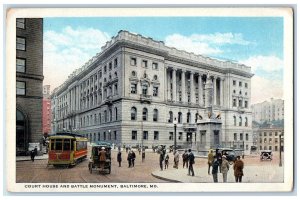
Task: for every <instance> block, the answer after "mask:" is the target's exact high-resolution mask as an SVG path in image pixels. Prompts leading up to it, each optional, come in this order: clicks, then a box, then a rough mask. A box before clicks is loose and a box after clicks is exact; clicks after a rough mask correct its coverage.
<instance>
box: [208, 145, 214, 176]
mask: <svg viewBox="0 0 300 200" xmlns="http://www.w3.org/2000/svg"><path fill="white" fill-rule="evenodd" d="M213 161H214V154H213V150H212V149H210V150H209V151H208V155H207V164H208V174H210V167H211V166H212V163H213Z"/></svg>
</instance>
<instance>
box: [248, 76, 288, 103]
mask: <svg viewBox="0 0 300 200" xmlns="http://www.w3.org/2000/svg"><path fill="white" fill-rule="evenodd" d="M270 98H275V99H276V98H278V99H282V98H283V82H282V80H280V79H279V80H278V79H272V80H270V79H267V78H264V77H261V76H253V77H252V79H251V100H252V104H255V103H261V102H263V101H265V100H269V99H270Z"/></svg>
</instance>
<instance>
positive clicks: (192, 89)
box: [190, 72, 195, 103]
mask: <svg viewBox="0 0 300 200" xmlns="http://www.w3.org/2000/svg"><path fill="white" fill-rule="evenodd" d="M190 84H191V87H190V88H191V91H190V94H191V103H195V87H194V72H191V73H190Z"/></svg>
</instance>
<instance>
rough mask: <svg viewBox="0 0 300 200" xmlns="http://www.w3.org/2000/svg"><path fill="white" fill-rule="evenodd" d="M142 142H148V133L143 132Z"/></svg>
mask: <svg viewBox="0 0 300 200" xmlns="http://www.w3.org/2000/svg"><path fill="white" fill-rule="evenodd" d="M143 140H148V131H144V132H143Z"/></svg>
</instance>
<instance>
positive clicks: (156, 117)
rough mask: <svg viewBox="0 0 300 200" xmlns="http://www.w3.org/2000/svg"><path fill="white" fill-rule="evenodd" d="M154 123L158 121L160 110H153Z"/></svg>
mask: <svg viewBox="0 0 300 200" xmlns="http://www.w3.org/2000/svg"><path fill="white" fill-rule="evenodd" d="M153 121H154V122H157V121H158V110H157V109H154V110H153Z"/></svg>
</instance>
